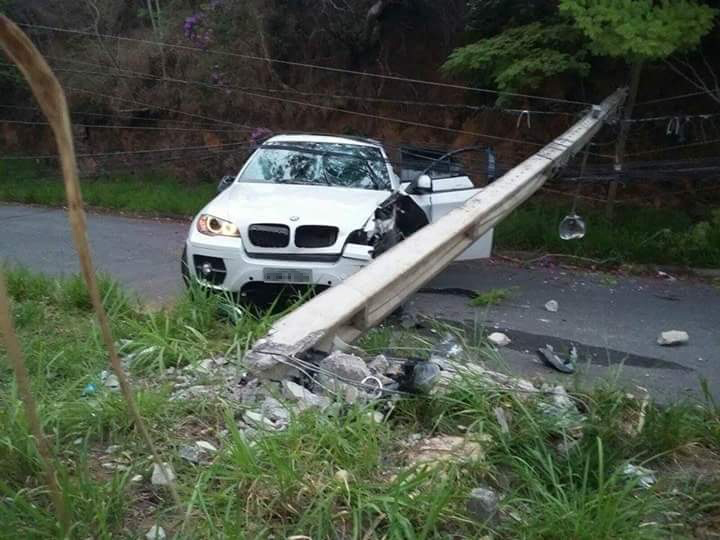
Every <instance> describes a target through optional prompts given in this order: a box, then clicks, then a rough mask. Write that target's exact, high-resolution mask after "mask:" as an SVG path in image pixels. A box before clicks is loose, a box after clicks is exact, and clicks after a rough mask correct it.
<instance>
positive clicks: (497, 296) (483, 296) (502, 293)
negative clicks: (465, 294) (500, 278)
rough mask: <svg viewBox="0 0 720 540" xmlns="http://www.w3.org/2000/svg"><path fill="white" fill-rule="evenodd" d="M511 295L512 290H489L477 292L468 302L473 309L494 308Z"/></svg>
mask: <svg viewBox="0 0 720 540" xmlns="http://www.w3.org/2000/svg"><path fill="white" fill-rule="evenodd" d="M512 294H513V289H512V288H509V289H507V288H506V289H502V288H500V289H490V290H487V291H482V292H477V293H475V296H473V298H472V300H471V301H470V305H472V306H475V307H482V306H496V305H498V304H501V303H502V302H504V301H505V300H507V299H508V298H510V297H511V296H512Z"/></svg>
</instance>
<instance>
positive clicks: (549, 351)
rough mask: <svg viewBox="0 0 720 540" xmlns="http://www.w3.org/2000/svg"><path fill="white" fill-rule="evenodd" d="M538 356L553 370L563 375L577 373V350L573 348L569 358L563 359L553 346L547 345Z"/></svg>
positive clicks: (539, 350)
mask: <svg viewBox="0 0 720 540" xmlns="http://www.w3.org/2000/svg"><path fill="white" fill-rule="evenodd" d="M537 352H538V355H539V356H540V358H541V359H542V361H543V362H545V363H546V364H547V365H549V366H550V367H552V368H555V369H557V370H558V371H560V372H562V373H575V363H576V362H577V349H576V348H575V346H573V347H572V348H571V349H570V353H569V354H568V357H567V358H561V357H560V356H558V355H557V354H556V353H555V350H554V349H553V347H552V345H545V347H544V348H543V347H541V348H539V349H538V351H537Z"/></svg>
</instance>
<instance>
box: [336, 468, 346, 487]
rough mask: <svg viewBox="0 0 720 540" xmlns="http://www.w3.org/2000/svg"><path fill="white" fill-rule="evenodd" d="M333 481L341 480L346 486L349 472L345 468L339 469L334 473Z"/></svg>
mask: <svg viewBox="0 0 720 540" xmlns="http://www.w3.org/2000/svg"><path fill="white" fill-rule="evenodd" d="M335 481H336V482H341V483H343V484H345V485H346V486H347V485H348V482H349V481H350V473H349V472H347V471H346V470H345V469H339V470H338V471H337V472H336V473H335Z"/></svg>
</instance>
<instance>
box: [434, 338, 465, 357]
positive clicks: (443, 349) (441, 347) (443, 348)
mask: <svg viewBox="0 0 720 540" xmlns="http://www.w3.org/2000/svg"><path fill="white" fill-rule="evenodd" d="M462 353H463V348H462V345H460V342H459V341H458V338H457V337H456V336H454V335H453V334H450V333H448V334H445V337H443V339H442V340H441V341H440V343H436V344H435V345H434V346H433V348H432V351H431V356H434V355H437V356H442V357H443V358H448V359H450V360H453V359H455V358H457V357H459V356H460V355H461V354H462Z"/></svg>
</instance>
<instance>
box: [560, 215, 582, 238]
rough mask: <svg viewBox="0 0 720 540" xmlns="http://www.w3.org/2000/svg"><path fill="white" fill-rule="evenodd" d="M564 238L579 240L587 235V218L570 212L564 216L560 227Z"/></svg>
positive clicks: (561, 236)
mask: <svg viewBox="0 0 720 540" xmlns="http://www.w3.org/2000/svg"><path fill="white" fill-rule="evenodd" d="M558 232H559V233H560V238H562V239H563V240H578V239H580V238H583V237H584V236H585V220H584V219H583V218H581V217H580V216H578V215H577V214H574V213H573V214H569V215H567V216H565V217H564V218H563V220H562V221H561V222H560V226H559V227H558Z"/></svg>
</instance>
